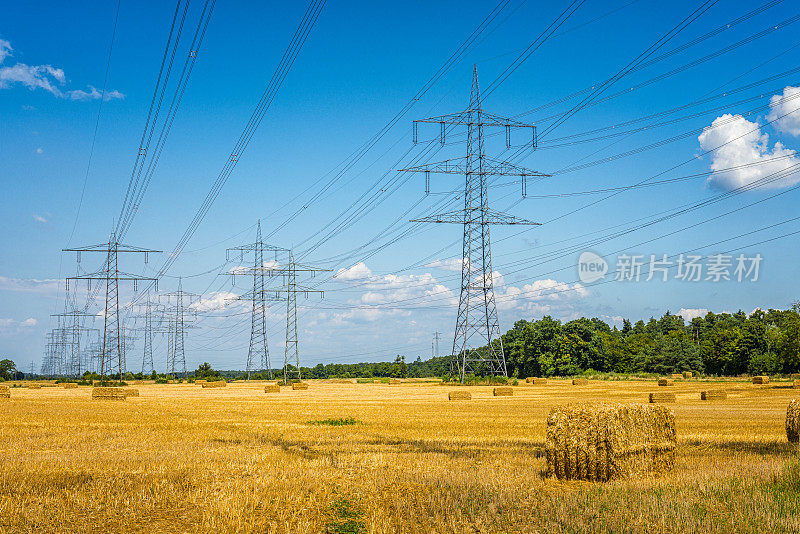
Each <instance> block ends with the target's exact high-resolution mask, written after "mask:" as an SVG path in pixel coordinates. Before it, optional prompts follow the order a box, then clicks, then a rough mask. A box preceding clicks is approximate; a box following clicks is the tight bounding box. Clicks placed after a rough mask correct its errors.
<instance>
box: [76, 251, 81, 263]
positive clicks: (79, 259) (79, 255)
mask: <svg viewBox="0 0 800 534" xmlns="http://www.w3.org/2000/svg"><path fill="white" fill-rule="evenodd" d="M77 256H78V263H79V264H80V262H81V251H80V250H79V251H78V254H77Z"/></svg>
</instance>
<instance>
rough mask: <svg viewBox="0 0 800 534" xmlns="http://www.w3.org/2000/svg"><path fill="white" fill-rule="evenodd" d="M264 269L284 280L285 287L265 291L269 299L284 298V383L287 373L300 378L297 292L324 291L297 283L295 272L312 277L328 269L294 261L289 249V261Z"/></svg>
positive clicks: (305, 293)
mask: <svg viewBox="0 0 800 534" xmlns="http://www.w3.org/2000/svg"><path fill="white" fill-rule="evenodd" d="M265 270H267V271H269V272H270V273H271V274H272V275H278V274H280V275H283V276H284V277H285V281H286V284H285V285H286V287H284V288H280V289H268V290H266V291H265V293H266V294H267V295H268V299H269V300H283V299H286V345H285V347H284V352H283V381H284V383H286V382H287V381H288V380H289V375H290V374H292V375H294V374H295V373H296V374H297V379H298V380H302V376H301V373H300V338H299V335H298V333H297V294H298V293H301V294H303V295H304V296H306V297H308V295H309V293H319V294H320V295H324V292H323V291H320V290H318V289H311V288H309V287H306V286H304V285H301V284H298V283H297V273H310V274H311V276H312V277H313V276H314V274H315V273H318V272H324V271H330V269H319V268H317V267H311V266H309V265H303V264H301V263H295V261H294V252H293V251H291V250H290V251H289V263H287V264H286V265H285V266H270V267H265ZM290 365H291V366H293V367H294V370H290V369H289V366H290ZM292 378H294V377H292Z"/></svg>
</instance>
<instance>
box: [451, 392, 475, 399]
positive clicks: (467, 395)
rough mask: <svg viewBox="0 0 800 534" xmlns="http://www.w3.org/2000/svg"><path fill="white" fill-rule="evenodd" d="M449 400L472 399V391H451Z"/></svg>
mask: <svg viewBox="0 0 800 534" xmlns="http://www.w3.org/2000/svg"><path fill="white" fill-rule="evenodd" d="M447 399H448V400H472V393H470V392H469V391H451V392H450V393H448V394H447Z"/></svg>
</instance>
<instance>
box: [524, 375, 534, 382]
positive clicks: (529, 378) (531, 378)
mask: <svg viewBox="0 0 800 534" xmlns="http://www.w3.org/2000/svg"><path fill="white" fill-rule="evenodd" d="M525 383H526V384H531V383H533V377H532V376H529V377H528V378H526V379H525Z"/></svg>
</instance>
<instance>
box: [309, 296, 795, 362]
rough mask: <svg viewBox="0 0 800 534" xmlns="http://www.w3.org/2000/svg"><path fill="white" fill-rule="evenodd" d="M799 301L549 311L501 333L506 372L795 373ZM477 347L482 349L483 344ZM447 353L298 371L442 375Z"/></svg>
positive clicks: (520, 321)
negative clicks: (693, 313) (653, 310)
mask: <svg viewBox="0 0 800 534" xmlns="http://www.w3.org/2000/svg"><path fill="white" fill-rule="evenodd" d="M798 311H800V306H794V307H793V308H792V309H789V310H769V311H766V312H765V311H762V310H756V311H754V312H753V313H752V314H751V315H750V316H748V315H747V314H746V313H744V312H742V311H739V312H737V313H733V314H729V313H720V314H715V313H711V312H709V313H708V314H707V315H705V316H704V317H696V318H694V319H692V320H691V321H690V322H688V323H687V322H686V321H684V319H683V317H681V316H680V315H673V314H671V313H669V312H667V313H665V314H664V315H663V316H662V317H661V318H660V319H655V318H650V320H649V321H647V322H644V321H638V322H636V323H635V324H631V322H630V321H628V320H627V319H626V320H624V321H623V324H622V328H617V327H616V326H614V327H612V326H609V325H608V324H607V323H606V322H604V321H602V320H600V319H597V318H592V319H586V318H581V319H576V320H574V321H569V322H566V323H562V322H561V321H558V320H556V319H553V318H551V317H549V316H545V317H543V318H542V319H539V320H538V321H527V320H519V321H517V322H516V323H515V324H514V327H513V328H512V329H511V330H509V331H508V332H506V333H505V334H503V336H502V340H503V347H504V350H505V355H506V364H507V367H508V373H509V375H510V376H517V377H526V376H553V375H556V376H570V375H577V374H581V373H584V372H585V371H590V372H591V371H596V372H602V373H612V372H613V373H619V374H636V373H658V374H667V373H678V372H683V371H693V372H695V373H702V374H707V375H716V376H723V375H724V376H732V375H741V374H789V373H796V372H798V371H800V313H798ZM483 350H485V348H484V349H483ZM449 368H450V367H449V357H440V358H432V359H429V360H425V361H423V360H421V359H419V358H418V359H417V360H416V361H413V362H410V363H408V365H407V366H406V365H405V362H403V365H402V366H401V365H400V360H399V359H398V360H396V361H395V362H376V363H357V364H327V365H323V364H319V365H317V366H316V367H312V368H305V367H304V368H302V371H303V376H307V377H309V378H334V377H351V378H354V377H384V376H409V377H425V376H446V375H447V374H448V372H449Z"/></svg>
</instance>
